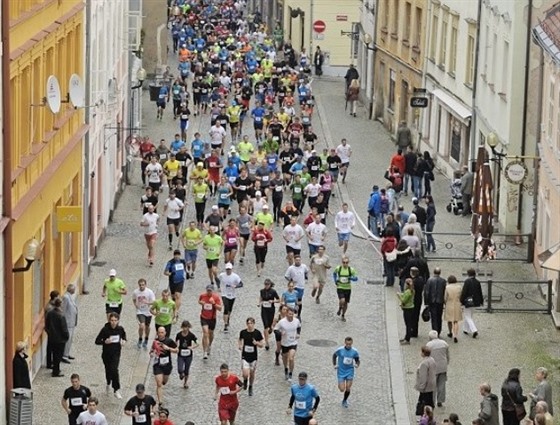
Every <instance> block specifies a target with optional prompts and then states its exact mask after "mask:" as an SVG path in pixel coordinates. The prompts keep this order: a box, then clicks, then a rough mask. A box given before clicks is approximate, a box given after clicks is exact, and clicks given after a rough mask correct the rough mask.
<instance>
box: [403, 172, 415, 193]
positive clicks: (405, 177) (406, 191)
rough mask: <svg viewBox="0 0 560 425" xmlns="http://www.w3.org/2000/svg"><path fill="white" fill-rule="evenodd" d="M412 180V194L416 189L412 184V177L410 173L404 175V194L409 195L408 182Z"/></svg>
mask: <svg viewBox="0 0 560 425" xmlns="http://www.w3.org/2000/svg"><path fill="white" fill-rule="evenodd" d="M409 180H410V191H411V192H412V191H413V189H414V186H413V183H412V176H411V175H410V174H408V173H404V180H403V191H404V194H405V195H406V194H408V181H409Z"/></svg>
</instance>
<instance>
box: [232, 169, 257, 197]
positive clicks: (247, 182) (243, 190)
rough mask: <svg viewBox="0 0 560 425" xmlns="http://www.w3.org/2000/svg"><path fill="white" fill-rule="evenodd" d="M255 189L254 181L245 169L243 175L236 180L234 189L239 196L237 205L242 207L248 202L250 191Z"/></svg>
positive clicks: (242, 171)
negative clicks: (252, 188)
mask: <svg viewBox="0 0 560 425" xmlns="http://www.w3.org/2000/svg"><path fill="white" fill-rule="evenodd" d="M251 187H253V181H252V180H251V178H250V177H249V175H248V174H247V170H246V169H245V168H243V169H242V170H241V175H240V176H239V177H237V178H236V179H235V183H234V185H233V188H234V189H235V194H236V196H237V203H238V204H239V205H240V206H241V204H242V202H243V201H245V200H247V196H248V192H249V189H250V188H251Z"/></svg>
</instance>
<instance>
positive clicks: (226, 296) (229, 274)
mask: <svg viewBox="0 0 560 425" xmlns="http://www.w3.org/2000/svg"><path fill="white" fill-rule="evenodd" d="M225 268H226V271H225V272H222V273H220V275H219V276H218V279H219V282H220V286H219V287H220V288H221V289H222V304H223V306H224V333H228V332H229V317H230V315H231V311H232V310H233V304H234V303H235V296H236V292H237V291H236V289H237V288H241V287H242V286H243V283H242V282H241V278H240V277H239V275H238V274H237V273H234V272H233V264H231V263H226V265H225Z"/></svg>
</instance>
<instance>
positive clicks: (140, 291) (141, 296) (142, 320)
mask: <svg viewBox="0 0 560 425" xmlns="http://www.w3.org/2000/svg"><path fill="white" fill-rule="evenodd" d="M155 300H156V296H155V294H154V291H152V290H151V289H150V288H148V286H147V282H146V279H142V278H141V279H138V288H136V289H135V290H134V292H133V293H132V302H133V303H134V307H135V308H136V320H137V321H138V343H137V344H136V347H137V348H138V349H140V348H144V349H146V348H148V338H149V337H150V323H152V313H150V308H151V307H152V304H153V303H154V301H155ZM142 337H144V341H142Z"/></svg>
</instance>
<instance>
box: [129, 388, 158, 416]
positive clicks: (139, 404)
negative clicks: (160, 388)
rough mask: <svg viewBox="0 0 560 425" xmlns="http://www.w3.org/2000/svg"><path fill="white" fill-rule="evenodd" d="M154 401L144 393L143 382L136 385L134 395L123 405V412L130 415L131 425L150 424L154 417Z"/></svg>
mask: <svg viewBox="0 0 560 425" xmlns="http://www.w3.org/2000/svg"><path fill="white" fill-rule="evenodd" d="M155 406H156V401H155V400H154V398H153V397H152V396H151V395H148V394H146V387H145V386H144V384H138V385H136V395H135V396H133V397H131V398H130V399H129V400H128V401H127V402H126V404H125V406H124V414H125V415H127V416H131V417H132V425H152V418H153V417H155V415H156V412H155V409H154V408H155Z"/></svg>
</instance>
